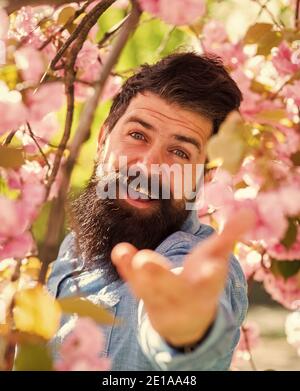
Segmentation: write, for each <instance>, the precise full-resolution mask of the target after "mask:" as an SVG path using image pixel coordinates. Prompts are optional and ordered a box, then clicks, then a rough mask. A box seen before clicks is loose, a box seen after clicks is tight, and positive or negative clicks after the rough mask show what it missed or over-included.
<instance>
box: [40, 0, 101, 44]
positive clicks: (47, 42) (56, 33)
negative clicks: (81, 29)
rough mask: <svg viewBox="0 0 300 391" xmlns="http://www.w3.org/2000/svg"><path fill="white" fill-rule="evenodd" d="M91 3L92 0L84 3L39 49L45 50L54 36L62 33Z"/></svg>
mask: <svg viewBox="0 0 300 391" xmlns="http://www.w3.org/2000/svg"><path fill="white" fill-rule="evenodd" d="M92 1H94V0H92ZM89 4H91V0H89V1H87V2H85V3H84V5H83V6H82V7H81V8H80V9H78V10H76V11H75V13H74V15H73V16H71V17H70V18H69V19H68V21H67V22H66V23H65V24H64V25H63V26H61V27H60V28H59V29H58V30H57V31H55V32H54V33H53V34H51V35H50V37H48V38H47V40H46V41H45V42H43V44H42V45H41V46H40V47H39V48H38V50H43V49H45V47H46V46H48V45H49V43H50V42H51V41H52V40H53V38H55V37H56V36H57V35H58V34H61V33H62V32H63V31H64V30H66V29H67V28H68V27H69V26H71V25H72V23H73V22H74V21H75V20H76V19H77V18H78V17H79V16H80V15H81V14H83V13H84V12H85V10H86V8H87V7H88V5H89Z"/></svg>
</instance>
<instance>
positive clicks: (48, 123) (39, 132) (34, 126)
mask: <svg viewBox="0 0 300 391" xmlns="http://www.w3.org/2000/svg"><path fill="white" fill-rule="evenodd" d="M30 127H31V130H32V132H33V134H34V137H35V140H36V141H37V142H38V144H39V146H40V147H41V148H43V147H44V146H46V145H47V143H48V142H50V140H51V138H52V137H53V135H54V134H55V132H56V131H58V130H59V122H58V119H57V116H56V114H55V113H53V112H52V113H49V114H47V115H45V117H43V119H42V120H41V121H31V122H30ZM16 137H18V139H19V140H21V142H22V144H23V147H24V150H25V151H26V152H27V153H29V154H35V153H39V149H38V147H37V145H36V143H35V142H34V140H33V139H32V137H31V135H30V133H29V130H28V127H27V125H26V126H22V127H21V128H20V129H19V130H18V131H17V133H16Z"/></svg>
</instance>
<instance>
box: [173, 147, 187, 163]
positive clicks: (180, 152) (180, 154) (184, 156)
mask: <svg viewBox="0 0 300 391" xmlns="http://www.w3.org/2000/svg"><path fill="white" fill-rule="evenodd" d="M172 152H173V153H174V154H175V155H176V156H178V157H179V158H181V159H184V160H189V155H188V154H187V153H186V152H184V151H183V150H182V149H178V148H176V149H173V151H172Z"/></svg>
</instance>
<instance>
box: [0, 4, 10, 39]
mask: <svg viewBox="0 0 300 391" xmlns="http://www.w3.org/2000/svg"><path fill="white" fill-rule="evenodd" d="M8 28H9V17H8V15H7V13H6V12H5V10H4V9H3V8H0V39H3V40H4V39H6V36H7V32H8Z"/></svg>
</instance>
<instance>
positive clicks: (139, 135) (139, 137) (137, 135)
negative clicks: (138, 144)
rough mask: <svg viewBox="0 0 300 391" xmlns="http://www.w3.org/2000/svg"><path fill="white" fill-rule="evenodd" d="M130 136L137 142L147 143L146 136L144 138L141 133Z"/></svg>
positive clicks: (133, 133)
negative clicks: (143, 141)
mask: <svg viewBox="0 0 300 391" xmlns="http://www.w3.org/2000/svg"><path fill="white" fill-rule="evenodd" d="M129 135H130V136H131V137H132V138H134V139H135V140H145V141H146V138H145V136H144V135H143V133H141V132H137V131H135V132H131V133H129Z"/></svg>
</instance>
